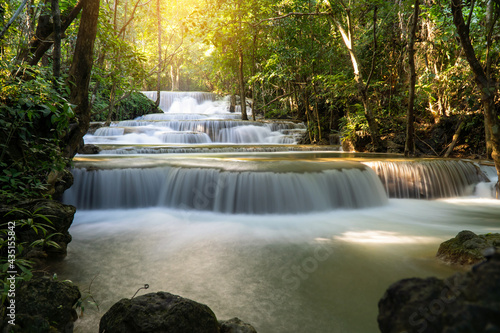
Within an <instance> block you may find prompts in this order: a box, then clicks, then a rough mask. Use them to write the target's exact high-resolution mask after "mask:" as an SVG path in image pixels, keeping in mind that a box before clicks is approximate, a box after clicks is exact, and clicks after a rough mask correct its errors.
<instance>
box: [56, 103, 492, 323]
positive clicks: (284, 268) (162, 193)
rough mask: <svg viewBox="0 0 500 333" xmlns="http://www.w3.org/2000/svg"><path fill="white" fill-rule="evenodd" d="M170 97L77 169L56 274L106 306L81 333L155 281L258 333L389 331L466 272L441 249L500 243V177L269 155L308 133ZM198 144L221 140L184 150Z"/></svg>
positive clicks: (410, 164) (435, 167)
mask: <svg viewBox="0 0 500 333" xmlns="http://www.w3.org/2000/svg"><path fill="white" fill-rule="evenodd" d="M153 95H154V94H153V93H151V97H150V98H152V99H154V96H153ZM162 95H165V96H162V101H163V100H165V103H166V104H165V105H167V104H168V103H170V104H168V105H170V106H168V107H167V106H165V107H164V108H165V110H167V109H169V108H170V110H172V107H174V105H175V108H177V111H176V113H175V114H174V113H171V111H170V112H165V113H163V114H158V115H149V116H145V117H143V118H141V119H135V120H133V122H130V123H121V124H115V126H112V127H110V128H102V129H99V131H100V132H96V133H95V134H94V135H87V136H86V137H85V140H86V142H87V143H89V142H94V143H96V144H98V145H99V146H100V147H101V148H102V150H101V154H99V155H85V156H83V155H82V156H77V158H76V159H75V169H74V170H73V173H74V176H75V182H74V185H73V187H72V188H71V189H70V190H69V191H67V192H66V194H65V199H64V200H65V201H66V202H68V203H72V204H75V205H76V206H77V207H78V208H79V209H78V211H77V214H76V216H75V221H74V223H73V225H72V227H71V229H70V233H71V234H72V236H73V241H72V242H71V243H70V244H69V247H68V257H67V258H66V260H64V261H63V262H60V263H58V264H56V265H58V266H57V271H58V275H59V277H60V278H63V279H71V280H72V281H73V282H75V283H76V284H78V285H79V286H80V287H81V288H82V289H87V287H89V286H90V285H91V286H92V291H91V292H92V296H93V298H94V299H96V300H97V301H98V302H99V304H100V305H99V309H100V311H97V310H96V309H95V308H93V307H92V306H91V305H89V304H87V306H86V311H85V316H84V317H83V318H80V319H79V320H78V321H77V322H76V323H75V331H79V332H96V331H97V327H98V322H99V318H100V316H102V314H103V313H104V312H105V311H106V310H107V309H109V308H110V307H111V306H112V305H113V304H114V303H115V302H117V301H118V300H119V299H121V298H124V297H127V298H130V297H131V296H132V295H133V294H134V293H135V291H136V290H137V289H138V288H139V287H141V286H142V285H144V284H145V283H148V284H149V285H150V290H152V291H153V292H156V291H168V292H171V293H174V294H179V295H182V296H184V297H188V298H191V299H194V300H196V301H199V302H202V303H205V304H207V305H209V306H210V308H211V309H212V310H213V311H214V313H215V314H216V315H217V317H218V318H219V319H226V318H232V317H235V316H237V317H239V318H241V319H243V320H244V321H247V322H250V323H252V324H253V325H254V326H255V327H256V328H257V331H258V332H259V333H280V332H292V333H293V332H315V333H340V332H367V333H370V332H377V331H378V328H377V321H376V316H377V302H378V300H379V299H380V297H382V295H383V293H384V291H385V290H386V288H387V287H388V286H389V285H390V284H392V283H393V282H395V281H396V280H398V279H401V278H408V277H427V276H431V275H433V276H437V277H444V276H449V275H451V274H452V273H453V272H454V271H456V269H455V268H453V267H449V266H444V265H442V264H440V263H439V262H437V261H436V260H435V258H434V255H435V252H436V250H437V248H438V246H439V243H441V242H442V241H444V240H447V239H449V238H451V237H453V236H455V235H456V234H457V233H458V232H459V231H461V230H464V229H468V230H472V231H474V232H476V233H486V232H499V231H500V218H499V216H500V203H499V202H498V201H497V200H493V199H492V198H491V185H492V182H496V179H494V177H495V173H494V172H493V170H494V167H492V166H487V165H484V164H481V165H478V164H477V163H473V162H470V161H455V160H439V159H435V160H426V159H420V160H412V161H408V160H405V159H401V158H400V157H398V156H388V155H383V154H381V155H377V154H350V153H342V152H332V151H327V150H328V149H329V150H333V149H338V148H334V147H304V146H299V145H297V144H293V145H286V144H275V143H269V141H273V140H277V141H278V142H280V141H279V140H281V139H277V138H279V137H281V138H286V137H288V136H290V135H291V136H293V135H295V134H296V133H294V131H304V127H303V125H302V124H296V123H292V122H283V121H279V122H276V123H269V122H264V121H257V122H242V121H240V120H238V119H235V117H238V115H235V114H230V113H229V112H227V108H225V107H224V106H222V105H223V104H222V103H220V101H216V100H214V98H213V97H206V96H205V94H202V95H203V96H205V97H206V99H205V97H199V98H200V100H199V102H195V103H194V102H193V100H194V101H196V99H197V98H198V97H195V95H197V94H194V95H191V96H187V95H186V94H184V96H183V97H181V98H180V96H182V94H177V93H162ZM168 100H170V102H168V103H167V101H168ZM162 103H163V102H162ZM183 105H189V106H186V108H184V109H183ZM183 111H185V112H183ZM174 124H175V125H174ZM188 124H189V125H188ZM247 128H252V130H255V132H253V134H250V133H251V132H250V130H249V131H248V132H247V131H246V129H247ZM239 131H241V132H242V133H239ZM179 133H183V134H179ZM195 133H197V134H196V135H198V136H203V137H204V138H205V139H204V140H206V142H205V143H203V144H194V143H189V142H179V143H177V142H176V143H172V141H175V139H174V137H175V136H176V135H180V136H185V137H188V136H189V135H191V134H193V135H194V134H195ZM97 134H99V135H97ZM169 135H170V136H171V137H169ZM193 140H194V139H193ZM221 140H227V141H230V142H232V144H225V143H224V144H222V141H221ZM239 140H240V141H241V142H244V141H245V140H249V141H251V140H254V141H258V142H259V144H258V145H256V144H253V145H245V144H243V143H240V142H239ZM165 141H169V142H170V143H166V142H165ZM179 141H182V140H179ZM187 141H189V140H187ZM302 149H308V150H318V149H321V150H322V151H299V150H302ZM227 151H231V152H232V153H228V152H227ZM266 151H273V153H266ZM166 153H169V154H166ZM185 153H190V154H185ZM485 175H486V176H487V177H488V178H489V179H490V180H491V181H492V182H489V183H488V182H487V178H486V176H485ZM388 197H389V199H388ZM402 198H404V199H402ZM413 198H420V199H433V200H416V199H413ZM438 198H444V199H438ZM89 288H90V287H89ZM141 292H143V291H141Z"/></svg>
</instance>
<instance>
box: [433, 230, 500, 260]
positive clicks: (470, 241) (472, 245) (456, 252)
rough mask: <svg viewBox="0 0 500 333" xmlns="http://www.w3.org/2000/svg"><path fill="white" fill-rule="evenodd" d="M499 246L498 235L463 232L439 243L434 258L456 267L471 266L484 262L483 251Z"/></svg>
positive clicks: (499, 236) (499, 238)
mask: <svg viewBox="0 0 500 333" xmlns="http://www.w3.org/2000/svg"><path fill="white" fill-rule="evenodd" d="M499 246H500V234H498V233H488V234H485V235H476V234H475V233H473V232H472V231H469V230H464V231H461V232H460V233H458V235H457V236H456V237H454V238H452V239H450V240H447V241H446V242H443V243H441V245H440V246H439V249H438V252H437V254H436V256H437V257H438V258H440V259H441V260H443V261H445V262H447V263H450V264H458V265H473V264H476V263H478V262H481V261H483V260H484V255H483V251H484V250H486V249H487V248H490V247H497V248H498V247H499Z"/></svg>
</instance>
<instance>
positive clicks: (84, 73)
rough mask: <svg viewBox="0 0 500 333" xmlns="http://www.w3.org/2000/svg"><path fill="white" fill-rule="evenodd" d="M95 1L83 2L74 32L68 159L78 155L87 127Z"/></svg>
mask: <svg viewBox="0 0 500 333" xmlns="http://www.w3.org/2000/svg"><path fill="white" fill-rule="evenodd" d="M98 17H99V0H85V1H84V5H83V10H82V17H81V19H80V26H79V28H78V36H77V40H76V46H75V54H74V57H73V63H72V64H71V68H70V70H69V77H68V84H69V87H70V91H71V93H70V102H71V103H72V104H74V105H76V108H75V118H74V119H73V122H72V123H71V125H70V129H69V132H68V134H67V137H66V140H65V141H66V148H65V150H64V154H65V156H66V157H69V158H72V157H73V156H75V154H76V153H77V151H78V147H79V146H80V144H81V142H82V138H83V136H84V135H85V134H86V133H87V131H88V129H89V124H90V111H91V109H90V104H89V82H90V74H91V71H92V64H93V60H94V41H95V38H96V34H97V20H98Z"/></svg>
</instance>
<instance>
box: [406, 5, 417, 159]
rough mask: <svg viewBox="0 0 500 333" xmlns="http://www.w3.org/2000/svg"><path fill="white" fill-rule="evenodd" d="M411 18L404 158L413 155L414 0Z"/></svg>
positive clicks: (414, 80) (415, 28) (414, 78)
mask: <svg viewBox="0 0 500 333" xmlns="http://www.w3.org/2000/svg"><path fill="white" fill-rule="evenodd" d="M413 6H414V11H413V17H412V20H411V31H410V40H409V41H408V64H409V65H410V86H409V89H408V112H407V114H406V141H405V152H404V154H405V156H414V155H415V124H414V122H415V115H414V104H415V82H416V77H417V75H416V73H415V35H416V32H417V25H418V15H419V0H415V3H414V5H413Z"/></svg>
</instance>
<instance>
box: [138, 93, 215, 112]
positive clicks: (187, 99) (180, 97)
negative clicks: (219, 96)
mask: <svg viewBox="0 0 500 333" xmlns="http://www.w3.org/2000/svg"><path fill="white" fill-rule="evenodd" d="M142 93H143V94H144V95H145V96H146V97H147V98H149V99H150V100H152V101H156V99H157V96H158V93H157V92H156V91H143V92H142ZM215 99H216V95H215V94H212V93H208V92H197V91H185V92H177V91H161V92H160V109H162V110H163V111H165V112H167V111H169V110H170V108H171V107H172V106H173V105H174V104H175V103H176V102H177V105H176V107H175V111H177V112H179V108H181V110H183V109H185V108H182V107H180V103H181V102H184V103H185V104H187V105H188V106H187V109H190V110H192V107H193V106H196V105H198V104H202V103H204V102H211V101H215ZM191 101H192V102H191ZM193 102H194V103H193Z"/></svg>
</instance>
